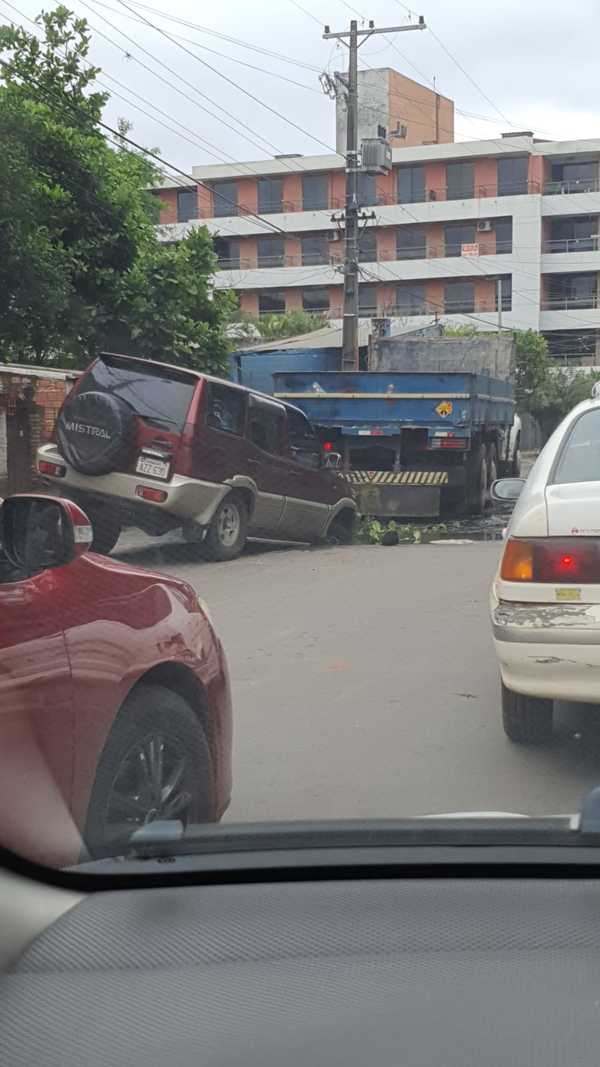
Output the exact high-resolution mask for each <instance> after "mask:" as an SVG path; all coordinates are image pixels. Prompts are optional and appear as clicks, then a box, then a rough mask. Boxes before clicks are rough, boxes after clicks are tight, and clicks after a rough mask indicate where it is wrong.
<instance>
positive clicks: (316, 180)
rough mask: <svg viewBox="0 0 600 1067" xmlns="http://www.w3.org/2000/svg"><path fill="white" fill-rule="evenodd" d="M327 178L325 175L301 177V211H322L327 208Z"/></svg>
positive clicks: (305, 175)
mask: <svg viewBox="0 0 600 1067" xmlns="http://www.w3.org/2000/svg"><path fill="white" fill-rule="evenodd" d="M328 186H329V178H328V177H327V175H326V174H304V175H303V176H302V210H303V211H322V210H324V209H326V208H327V207H328V206H329V195H328V194H329V189H328Z"/></svg>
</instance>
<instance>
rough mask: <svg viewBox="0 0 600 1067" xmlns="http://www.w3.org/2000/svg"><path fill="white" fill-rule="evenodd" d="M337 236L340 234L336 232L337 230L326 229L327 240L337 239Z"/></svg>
mask: <svg viewBox="0 0 600 1067" xmlns="http://www.w3.org/2000/svg"><path fill="white" fill-rule="evenodd" d="M339 237H340V235H339V233H338V232H337V230H328V231H327V240H328V241H338V240H339Z"/></svg>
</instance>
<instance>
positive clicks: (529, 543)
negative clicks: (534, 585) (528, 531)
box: [500, 537, 600, 584]
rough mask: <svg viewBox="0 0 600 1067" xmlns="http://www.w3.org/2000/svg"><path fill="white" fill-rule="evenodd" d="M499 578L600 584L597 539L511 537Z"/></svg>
mask: <svg viewBox="0 0 600 1067" xmlns="http://www.w3.org/2000/svg"><path fill="white" fill-rule="evenodd" d="M500 577H501V578H502V579H504V581H506V582H554V583H558V584H560V583H561V582H566V583H570V582H577V583H579V584H585V583H590V582H598V583H600V539H598V538H595V537H545V538H543V539H542V538H540V539H536V538H525V537H511V538H510V540H509V541H508V542H507V545H506V548H505V550H504V556H503V558H502V566H501V568H500Z"/></svg>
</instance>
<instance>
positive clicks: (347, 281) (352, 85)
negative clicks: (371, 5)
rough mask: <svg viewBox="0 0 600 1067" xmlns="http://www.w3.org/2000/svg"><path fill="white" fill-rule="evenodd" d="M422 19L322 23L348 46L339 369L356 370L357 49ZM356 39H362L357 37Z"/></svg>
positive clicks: (326, 37) (417, 27) (412, 26)
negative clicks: (336, 29)
mask: <svg viewBox="0 0 600 1067" xmlns="http://www.w3.org/2000/svg"><path fill="white" fill-rule="evenodd" d="M424 29H425V20H424V18H423V16H422V15H419V21H418V22H416V23H414V24H413V23H409V24H408V25H405V26H385V27H382V28H381V29H375V25H374V23H373V22H372V21H369V25H368V28H367V29H365V30H359V29H358V23H357V20H356V19H352V20H351V22H350V30H349V31H343V32H342V33H332V32H331V30H330V28H329V26H325V32H324V33H323V39H324V40H326V41H331V40H337V41H341V42H342V44H345V45H346V47H347V48H348V52H349V57H348V76H347V78H342V79H340V80H341V81H342V83H343V85H344V86H345V88H346V207H345V211H344V228H345V243H344V319H343V335H342V370H358V285H359V282H358V223H359V216H360V211H359V205H358V175H359V173H360V164H359V154H358V49H359V48H360V46H361V44H364V42H365V41H367V40H368V39H369V37H372V36H373V34H375V33H403V32H405V31H406V30H424ZM359 38H362V39H361V40H359Z"/></svg>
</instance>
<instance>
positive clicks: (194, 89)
mask: <svg viewBox="0 0 600 1067" xmlns="http://www.w3.org/2000/svg"><path fill="white" fill-rule="evenodd" d="M80 3H81V4H83V6H84V7H86V8H87V9H88V10H89V11H93V12H94V14H98V15H99V17H100V18H101V19H102V21H103V22H105V23H106V24H107V26H110V27H111V29H113V30H115V32H116V33H120V34H121V36H122V37H124V38H125V40H126V41H129V42H130V44H133V45H134V46H135V47H136V48H137V49H139V51H140V52H142V53H143V54H144V55H146V56H148V57H149V58H150V59H152V60H153V62H154V63H158V65H159V66H160V67H162V68H163V69H164V70H167V71H168V72H169V74H171V75H172V76H173V77H175V78H177V79H178V80H179V81H181V82H183V84H184V85H187V87H188V88H189V89H191V90H192V92H194V93H197V94H198V96H201V97H203V98H204V99H205V100H208V101H209V102H210V103H211V104H213V105H214V106H215V107H216V108H218V110H219V111H222V112H223V114H225V115H227V116H228V118H230V119H232V120H233V121H234V122H235V123H236V124H237V125H238V126H241V127H242V129H241V130H238V129H236V128H235V127H234V126H231V125H230V124H229V123H227V122H225V121H224V119H222V118H221V116H220V115H215V114H214V112H212V111H210V110H209V109H208V108H207V107H206V106H205V105H204V104H199V103H198V101H197V100H193V99H192V98H191V97H189V96H188V95H187V93H184V92H183V91H182V90H181V89H179V88H178V87H177V86H176V85H173V83H172V82H170V81H168V80H167V79H165V78H163V77H162V76H161V75H159V74H157V72H156V71H154V70H153V69H152V67H149V66H148V65H147V64H146V63H143V62H142V60H141V59H139V58H138V57H137V56H135V55H132V54H131V53H130V52H127V51H126V50H125V49H124V48H123V47H122V46H121V45H119V44H117V42H116V41H114V40H113V39H112V38H111V37H109V36H108V34H106V33H104V32H103V31H102V30H99V29H98V28H97V27H96V26H94V25H93V23H89V25H90V27H91V29H93V30H94V32H95V33H97V34H99V36H100V37H103V38H104V39H105V40H106V41H108V42H109V43H110V44H112V45H113V46H114V47H115V48H116V49H117V50H118V51H119V52H121V53H123V54H124V55H126V56H129V57H131V58H132V59H133V60H134V61H135V62H136V63H138V64H139V65H140V66H141V67H143V68H144V70H147V71H148V72H149V73H150V74H153V75H154V76H155V77H157V78H158V79H159V80H160V81H162V82H164V83H165V84H166V85H168V86H169V87H170V88H171V89H174V90H175V91H176V92H177V93H179V95H180V96H183V97H185V99H187V100H189V101H190V102H191V103H192V104H194V106H195V107H199V108H201V109H202V110H203V111H205V112H206V113H207V114H208V115H210V116H211V118H214V119H215V120H216V121H217V122H219V123H220V124H221V125H223V126H226V127H227V128H228V129H230V130H232V132H233V133H235V134H236V136H237V137H242V138H243V139H244V140H246V141H248V143H249V144H252V145H254V147H255V148H258V149H259V151H260V152H264V151H265V148H264V147H263V145H267V146H268V147H269V148H270V149H273V150H274V151H275V152H277V151H278V149H277V146H276V145H274V144H272V143H271V142H270V141H269V140H267V138H266V137H262V136H261V134H257V133H256V132H255V131H253V130H251V128H250V127H249V126H248V125H247V124H244V123H243V122H241V121H240V119H238V118H236V116H235V115H232V114H231V112H229V111H227V110H226V109H225V108H224V107H221V105H220V104H218V103H217V102H216V101H215V100H212V99H211V97H210V96H208V95H207V93H204V92H202V91H201V90H200V89H198V87H197V86H195V85H193V84H192V82H190V81H188V80H187V79H186V78H184V77H183V75H181V74H179V73H178V72H177V71H176V70H173V68H172V67H170V66H169V65H168V63H165V62H164V61H163V60H162V59H159V58H158V57H157V56H155V55H153V53H152V52H150V51H148V49H147V48H144V47H143V45H141V44H139V42H138V41H135V40H134V39H133V37H130V36H129V34H127V33H125V31H124V30H122V29H120V28H119V27H118V26H115V25H114V23H112V22H111V21H110V19H107V18H106V16H105V15H100V14H99V12H96V11H94V9H93V7H91V6H90V4H88V3H87V0H80ZM245 130H250V132H251V133H254V134H255V136H256V137H258V138H259V139H260V140H261V141H262V142H263V145H260V144H258V142H257V141H255V140H254V139H253V138H252V137H249V136H248V134H247V133H246V132H244V131H245Z"/></svg>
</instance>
